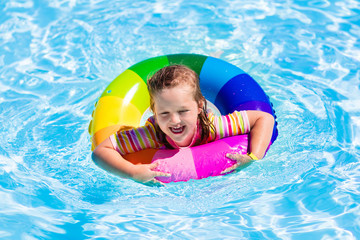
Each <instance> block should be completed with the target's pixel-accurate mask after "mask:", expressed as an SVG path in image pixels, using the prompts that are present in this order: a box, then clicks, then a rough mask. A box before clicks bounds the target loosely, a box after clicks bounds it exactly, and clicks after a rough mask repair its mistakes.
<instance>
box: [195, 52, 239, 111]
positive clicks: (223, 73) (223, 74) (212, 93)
mask: <svg viewBox="0 0 360 240" xmlns="http://www.w3.org/2000/svg"><path fill="white" fill-rule="evenodd" d="M243 73H244V71H243V70H241V69H240V68H238V67H236V66H234V65H232V64H230V63H228V62H225V61H223V60H220V59H217V58H213V57H208V58H207V59H206V60H205V62H204V65H203V67H202V69H201V72H200V76H199V77H200V89H201V91H202V93H203V94H204V96H205V98H206V99H208V100H209V101H210V102H212V103H215V99H216V96H217V95H218V93H219V91H220V89H221V88H222V87H223V86H224V85H225V84H226V83H227V82H228V81H229V80H230V79H232V78H233V77H235V76H237V75H239V74H243ZM217 107H218V108H219V106H217Z"/></svg>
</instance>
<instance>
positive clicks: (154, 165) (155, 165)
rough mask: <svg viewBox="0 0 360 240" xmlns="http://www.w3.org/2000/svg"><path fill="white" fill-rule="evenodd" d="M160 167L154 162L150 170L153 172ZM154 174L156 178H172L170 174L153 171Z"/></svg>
mask: <svg viewBox="0 0 360 240" xmlns="http://www.w3.org/2000/svg"><path fill="white" fill-rule="evenodd" d="M158 166H159V162H154V163H151V164H149V167H150V170H153V169H155V168H157V167H158ZM152 172H153V174H154V177H171V174H170V173H164V172H159V171H152Z"/></svg>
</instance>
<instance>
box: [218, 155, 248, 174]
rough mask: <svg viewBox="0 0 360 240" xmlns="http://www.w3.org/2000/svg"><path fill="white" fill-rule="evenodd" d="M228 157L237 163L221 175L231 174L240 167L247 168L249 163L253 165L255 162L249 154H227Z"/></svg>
mask: <svg viewBox="0 0 360 240" xmlns="http://www.w3.org/2000/svg"><path fill="white" fill-rule="evenodd" d="M226 157H227V158H230V159H232V160H235V161H236V163H235V164H234V165H233V166H231V167H228V168H227V169H225V170H224V171H222V172H221V174H224V173H228V172H231V171H233V170H235V169H237V168H239V167H240V166H241V167H243V166H246V165H248V164H249V163H251V162H252V161H253V160H252V159H251V158H250V157H249V156H248V155H247V154H232V153H227V154H226Z"/></svg>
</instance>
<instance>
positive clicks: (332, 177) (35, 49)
mask: <svg viewBox="0 0 360 240" xmlns="http://www.w3.org/2000/svg"><path fill="white" fill-rule="evenodd" d="M359 39H360V1H358V0H312V1H300V0H287V1H285V0H276V1H272V0H261V1H257V2H256V3H255V2H254V1H249V0H237V1H226V0H219V1H212V0H204V1H180V0H173V1H166V0H156V1H155V0H150V1H129V0H121V1H120V0H119V1H104V0H90V1H88V0H86V1H85V0H52V1H44V0H8V1H0V139H1V145H0V239H359V238H360V227H359V226H360V204H359V202H360V164H359V159H360V89H359V86H360V70H359V69H360V68H359V67H360V40H359ZM182 52H184V53H199V54H205V55H212V56H216V57H219V58H221V59H223V60H226V61H228V62H230V63H232V64H235V65H237V66H238V67H240V68H242V69H244V70H245V71H246V72H248V73H249V74H250V75H252V76H253V77H254V78H255V79H256V80H257V81H258V82H259V83H260V85H261V86H262V87H263V88H264V90H265V91H266V92H267V94H268V95H269V96H270V98H271V101H272V102H273V104H274V108H275V109H276V114H277V116H278V128H279V137H278V139H277V141H276V142H275V143H274V145H273V146H272V147H271V149H270V151H269V152H268V154H267V156H266V158H265V159H264V160H263V161H258V162H255V163H253V164H252V165H250V166H249V167H247V168H245V169H243V170H242V171H240V172H238V173H235V174H230V175H227V176H223V177H213V178H208V179H202V180H197V181H190V182H180V183H171V184H168V185H167V186H166V187H164V188H150V187H146V186H143V185H140V184H138V183H135V182H133V181H130V180H124V179H120V178H117V177H114V176H112V175H110V174H107V173H106V172H104V171H102V170H101V169H99V168H97V167H96V166H95V165H94V164H93V162H92V161H91V152H90V140H89V135H88V132H87V127H88V123H89V121H90V119H91V112H92V110H93V107H94V103H95V102H96V100H97V98H98V97H99V96H100V94H101V92H102V91H103V90H104V88H105V87H106V86H107V85H108V84H109V83H110V82H111V81H112V80H113V79H114V78H115V77H116V76H117V75H118V74H119V73H121V72H122V71H123V70H125V69H126V68H128V67H129V66H130V65H132V64H134V63H136V62H139V61H141V60H144V59H146V58H150V57H154V56H158V55H164V54H172V53H182Z"/></svg>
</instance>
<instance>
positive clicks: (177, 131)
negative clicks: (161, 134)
mask: <svg viewBox="0 0 360 240" xmlns="http://www.w3.org/2000/svg"><path fill="white" fill-rule="evenodd" d="M182 129H183V128H182V127H177V128H172V131H173V132H175V133H180V132H181V131H182Z"/></svg>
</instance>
